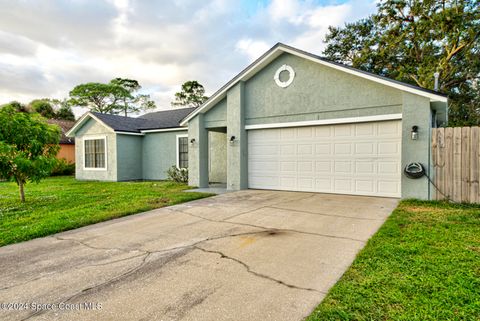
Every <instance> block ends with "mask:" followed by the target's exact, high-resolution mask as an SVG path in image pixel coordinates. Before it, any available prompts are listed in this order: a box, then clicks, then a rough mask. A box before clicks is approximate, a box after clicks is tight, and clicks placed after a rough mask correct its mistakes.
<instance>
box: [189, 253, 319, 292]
mask: <svg viewBox="0 0 480 321" xmlns="http://www.w3.org/2000/svg"><path fill="white" fill-rule="evenodd" d="M194 247H195V249H197V250H199V251H202V252H205V253H212V254H218V255H220V258H222V259H227V260H230V261H233V262H236V263H238V264H240V265H242V266H243V267H244V268H245V269H246V270H247V272H248V273H250V274H253V275H255V276H257V277H260V278H262V279H267V280H270V281H273V282H275V283H277V284H281V285H284V286H286V287H288V288H291V289H297V290H304V291H313V292H318V293H322V294H326V292H323V291H320V290H317V289H313V288H304V287H301V286H297V285H293V284H290V283H287V282H284V281H282V280H279V279H275V278H273V277H271V276H268V275H266V274H262V273H259V272H256V271H253V270H252V268H251V267H250V266H249V265H248V264H247V263H245V262H243V261H241V260H239V259H237V258H234V257H232V256H228V255H226V254H225V253H223V252H221V251H214V250H207V249H204V248H202V247H199V246H194Z"/></svg>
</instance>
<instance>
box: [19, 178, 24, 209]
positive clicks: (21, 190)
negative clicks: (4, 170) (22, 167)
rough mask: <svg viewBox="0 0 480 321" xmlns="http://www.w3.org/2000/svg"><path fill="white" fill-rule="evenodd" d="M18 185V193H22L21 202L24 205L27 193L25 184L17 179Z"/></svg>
mask: <svg viewBox="0 0 480 321" xmlns="http://www.w3.org/2000/svg"><path fill="white" fill-rule="evenodd" d="M17 183H18V191H19V192H20V200H21V201H22V203H25V191H24V189H23V186H24V183H23V182H22V181H21V180H19V179H17Z"/></svg>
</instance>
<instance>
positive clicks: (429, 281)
mask: <svg viewBox="0 0 480 321" xmlns="http://www.w3.org/2000/svg"><path fill="white" fill-rule="evenodd" d="M307 320H309V321H312V320H321V321H324V320H408V321H412V320H480V206H475V205H454V204H446V203H440V202H421V201H411V200H408V201H403V202H401V203H400V205H399V207H398V208H397V209H396V210H395V211H394V212H393V214H392V215H391V216H390V218H389V219H388V220H387V222H386V223H385V224H384V225H383V226H382V227H381V228H380V230H379V231H378V233H377V234H375V236H373V238H372V239H371V240H370V241H369V242H368V244H367V246H366V247H365V248H364V249H363V250H362V251H361V252H360V254H359V255H358V256H357V258H356V260H355V261H354V263H353V264H352V266H351V267H350V268H349V270H348V271H347V272H346V273H345V274H344V276H343V277H342V278H341V280H340V281H339V282H338V283H337V284H336V285H335V286H334V287H333V288H332V289H331V291H330V293H329V294H328V295H327V297H326V298H325V300H324V301H323V302H322V303H321V304H320V305H319V306H318V307H317V309H316V310H315V311H314V312H313V313H312V314H311V316H310V317H309V318H308V319H307Z"/></svg>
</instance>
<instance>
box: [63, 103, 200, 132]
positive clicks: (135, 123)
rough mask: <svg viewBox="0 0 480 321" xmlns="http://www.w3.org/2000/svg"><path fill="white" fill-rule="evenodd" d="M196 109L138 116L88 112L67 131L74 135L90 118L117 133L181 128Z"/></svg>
mask: <svg viewBox="0 0 480 321" xmlns="http://www.w3.org/2000/svg"><path fill="white" fill-rule="evenodd" d="M194 109H195V107H192V108H178V109H172V110H164V111H157V112H152V113H148V114H145V115H142V116H140V117H137V118H134V117H125V116H119V115H111V114H102V113H97V112H88V113H86V114H84V115H83V116H82V117H81V118H80V119H79V120H78V121H77V123H76V124H75V126H73V128H71V129H70V130H69V131H68V132H67V136H74V135H75V132H76V131H77V130H78V129H80V128H81V127H82V126H83V125H84V124H85V123H86V121H87V120H89V119H95V120H96V121H98V122H99V123H101V124H102V125H103V126H105V127H107V128H108V129H110V130H111V131H113V132H116V133H131V134H142V133H143V132H144V131H146V130H149V131H150V130H157V129H158V130H161V129H175V128H181V126H180V121H181V120H182V119H183V118H185V116H187V115H188V114H190V113H191V112H192V111H193V110H194Z"/></svg>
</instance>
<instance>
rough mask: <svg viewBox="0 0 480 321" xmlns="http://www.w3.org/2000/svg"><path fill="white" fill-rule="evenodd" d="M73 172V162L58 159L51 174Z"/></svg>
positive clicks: (65, 174) (72, 173)
mask: <svg viewBox="0 0 480 321" xmlns="http://www.w3.org/2000/svg"><path fill="white" fill-rule="evenodd" d="M74 174H75V163H69V162H68V161H67V160H66V159H63V158H62V159H58V160H57V162H56V164H55V167H54V168H53V169H52V173H51V174H50V175H51V176H71V175H74Z"/></svg>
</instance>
